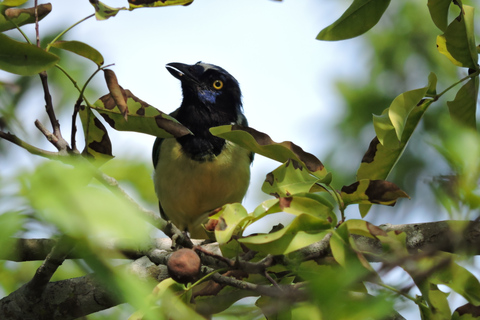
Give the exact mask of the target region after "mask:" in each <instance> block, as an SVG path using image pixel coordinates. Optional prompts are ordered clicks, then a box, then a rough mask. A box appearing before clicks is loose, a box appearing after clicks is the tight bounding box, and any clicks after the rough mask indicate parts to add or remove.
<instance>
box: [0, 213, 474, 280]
mask: <svg viewBox="0 0 480 320" xmlns="http://www.w3.org/2000/svg"><path fill="white" fill-rule="evenodd" d="M460 226H463V227H464V228H463V232H462V233H459V230H462V229H459V228H460ZM380 228H382V229H383V230H385V231H387V232H388V231H402V232H405V233H406V234H407V240H406V241H407V249H408V250H410V251H411V252H416V251H417V250H422V251H434V250H440V251H445V252H451V253H459V252H461V253H465V252H467V253H469V254H472V255H480V222H478V221H451V220H449V221H438V222H426V223H415V224H401V225H391V224H385V225H381V226H380ZM354 238H355V242H356V245H357V247H358V248H359V250H361V251H364V252H371V253H377V254H381V253H382V246H381V243H380V241H378V240H375V239H372V238H368V237H364V236H357V235H354ZM329 240H330V236H328V235H327V236H326V237H325V238H324V239H323V240H321V241H319V242H317V243H314V244H312V245H310V246H308V247H305V248H303V249H300V250H298V251H297V254H298V255H300V258H301V259H303V260H312V259H321V258H326V257H329V256H331V253H330V249H329V247H328V243H329ZM191 241H192V245H193V246H195V248H196V249H198V246H199V245H200V244H202V242H203V240H191ZM55 243H56V241H55V240H50V239H19V238H13V239H11V242H10V243H9V247H10V248H13V249H12V251H13V252H5V250H0V260H10V261H32V260H43V259H45V258H46V256H47V254H48V253H49V252H50V250H51V249H52V248H53V246H54V245H55ZM172 245H173V243H172V240H171V239H168V238H157V239H154V240H153V241H152V243H149V244H147V245H145V247H143V248H138V249H137V250H131V249H126V248H127V246H126V245H123V244H122V241H121V240H118V241H116V242H112V243H111V244H109V245H108V246H107V249H109V250H108V257H111V258H125V257H126V258H129V259H138V258H139V257H142V256H149V257H150V259H151V260H152V261H153V262H154V263H161V261H159V260H157V261H155V259H156V258H155V255H156V254H157V253H158V252H155V250H159V252H162V251H165V250H167V251H171V249H172ZM202 248H203V249H202V250H201V251H202V253H203V252H204V251H208V252H210V256H209V257H207V256H202V261H204V260H205V259H207V258H210V260H205V261H209V263H208V264H209V265H215V264H217V265H221V266H222V267H226V266H227V265H228V266H230V267H231V266H232V262H231V261H230V262H223V263H222V261H219V260H218V259H216V258H215V257H212V256H211V255H212V253H213V254H216V255H220V250H219V248H218V244H217V243H210V244H206V245H202ZM79 258H82V256H81V253H80V252H76V251H75V250H73V251H72V252H70V253H69V255H68V256H67V259H79ZM270 258H271V257H269V256H268V257H266V258H265V259H264V260H262V261H259V262H255V263H248V262H241V263H239V264H240V266H245V268H247V269H248V268H254V269H256V270H258V272H261V270H262V268H263V267H264V266H265V265H266V264H268V263H271V260H270ZM368 258H369V259H370V261H376V260H374V259H375V258H374V257H373V256H369V257H368ZM215 261H217V262H215ZM233 266H234V268H235V264H233Z"/></svg>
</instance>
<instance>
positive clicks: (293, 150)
mask: <svg viewBox="0 0 480 320" xmlns="http://www.w3.org/2000/svg"><path fill="white" fill-rule="evenodd" d="M210 132H211V133H212V134H213V135H214V136H217V137H220V138H223V139H226V140H229V141H232V142H234V143H236V144H238V145H239V146H241V147H243V148H245V149H247V150H250V151H253V152H255V153H258V154H261V155H262V156H265V157H267V158H270V159H273V160H276V161H280V162H282V163H284V162H286V161H287V160H288V159H293V160H296V161H297V162H299V163H301V164H302V165H303V166H304V167H305V168H306V169H307V170H308V171H309V172H311V173H312V174H313V175H314V176H316V177H317V178H320V179H321V180H320V181H321V182H323V183H330V181H331V174H329V173H328V172H327V170H326V169H325V167H324V166H323V164H322V162H321V161H320V160H319V159H317V157H315V156H314V155H313V154H311V153H308V152H305V151H303V149H302V148H300V147H299V146H297V145H296V144H294V143H292V142H290V141H284V142H281V143H277V142H274V141H273V140H272V139H271V138H270V137H269V136H268V135H267V134H265V133H263V132H260V131H257V130H255V129H253V128H250V127H242V126H240V125H226V126H219V127H214V128H210Z"/></svg>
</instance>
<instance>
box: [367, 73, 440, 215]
mask: <svg viewBox="0 0 480 320" xmlns="http://www.w3.org/2000/svg"><path fill="white" fill-rule="evenodd" d="M430 80H431V79H430ZM428 88H429V90H431V85H429V86H428ZM432 102H433V100H423V101H422V103H420V104H419V105H417V106H416V107H415V108H414V109H413V110H412V111H411V112H410V114H409V115H408V118H407V121H406V123H405V126H404V129H403V134H402V138H401V140H400V143H399V144H398V146H397V145H395V146H390V148H387V147H386V146H384V145H383V144H381V143H380V141H379V139H378V137H375V138H374V139H373V140H372V142H371V143H370V146H369V147H368V150H367V152H366V153H365V155H364V156H363V158H362V162H361V164H360V167H359V168H358V170H357V180H362V179H370V180H386V179H387V177H388V175H389V174H390V172H391V171H392V169H393V167H394V166H395V164H396V163H397V161H398V159H400V156H401V155H402V153H403V150H404V149H405V147H406V145H407V143H408V141H409V140H410V137H411V136H412V134H413V132H414V131H415V128H416V127H417V125H418V123H419V122H420V120H421V119H422V117H423V114H424V113H425V111H426V110H427V109H428V107H429V106H430V104H432ZM392 128H393V125H392ZM391 130H393V129H391ZM392 132H394V131H392ZM359 209H360V213H361V215H362V217H365V216H366V215H367V213H368V211H369V209H370V205H368V204H366V205H362V204H361V205H359Z"/></svg>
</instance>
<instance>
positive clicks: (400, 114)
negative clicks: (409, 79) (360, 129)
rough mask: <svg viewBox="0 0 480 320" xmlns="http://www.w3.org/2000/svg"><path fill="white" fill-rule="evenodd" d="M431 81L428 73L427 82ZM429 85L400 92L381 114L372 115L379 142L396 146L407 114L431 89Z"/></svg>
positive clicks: (389, 146) (386, 145)
mask: <svg viewBox="0 0 480 320" xmlns="http://www.w3.org/2000/svg"><path fill="white" fill-rule="evenodd" d="M435 78H436V77H435ZM432 81H434V78H433V77H432V74H430V77H429V82H432ZM430 87H431V85H430V84H429V85H428V86H426V87H425V88H420V89H416V90H411V91H407V92H404V93H402V94H400V95H399V96H397V97H396V98H395V99H394V100H393V102H392V104H391V105H390V107H388V108H387V109H385V110H384V111H383V112H382V115H381V116H376V115H374V116H373V125H374V127H375V133H376V134H377V137H378V140H379V141H380V143H381V144H383V145H384V146H385V147H388V148H390V149H395V148H398V146H399V144H400V141H401V139H402V135H403V131H404V129H405V125H406V123H407V120H408V116H409V115H410V113H411V112H412V110H413V109H414V108H415V107H416V106H417V104H418V103H419V102H420V100H421V99H422V98H423V97H424V96H425V94H426V93H427V91H428V90H431V88H430Z"/></svg>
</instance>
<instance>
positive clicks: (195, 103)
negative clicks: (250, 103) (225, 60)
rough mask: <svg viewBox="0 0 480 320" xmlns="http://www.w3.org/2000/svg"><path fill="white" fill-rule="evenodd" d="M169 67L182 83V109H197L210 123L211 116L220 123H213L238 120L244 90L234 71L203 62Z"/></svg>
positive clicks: (200, 118) (199, 116)
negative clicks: (230, 71) (241, 90)
mask: <svg viewBox="0 0 480 320" xmlns="http://www.w3.org/2000/svg"><path fill="white" fill-rule="evenodd" d="M166 67H167V70H168V71H169V72H170V73H171V74H172V75H173V76H174V77H175V78H177V79H179V80H180V81H181V83H182V90H183V103H182V106H181V108H185V109H190V110H185V111H188V112H189V113H192V112H193V113H194V114H196V116H197V118H198V120H200V121H207V122H210V121H208V120H209V119H208V118H212V117H213V118H214V119H211V120H213V122H218V123H215V124H213V123H212V124H213V125H220V124H228V123H232V122H236V121H237V118H238V114H239V113H241V111H242V102H241V93H240V86H239V85H238V81H237V80H236V79H235V78H234V77H233V76H232V75H231V74H229V73H228V72H227V71H225V70H224V69H223V68H220V67H218V66H216V65H213V64H208V63H203V62H197V63H196V64H193V65H187V64H183V63H177V62H174V63H169V64H167V65H166ZM192 108H193V109H195V110H191V109H192ZM215 118H216V119H215ZM179 120H180V119H179ZM180 121H181V120H180Z"/></svg>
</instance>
